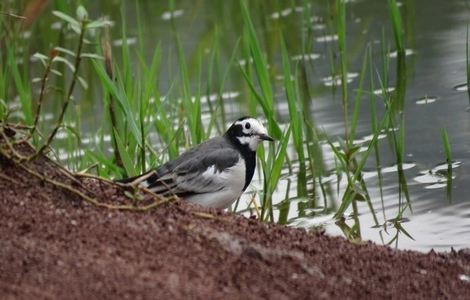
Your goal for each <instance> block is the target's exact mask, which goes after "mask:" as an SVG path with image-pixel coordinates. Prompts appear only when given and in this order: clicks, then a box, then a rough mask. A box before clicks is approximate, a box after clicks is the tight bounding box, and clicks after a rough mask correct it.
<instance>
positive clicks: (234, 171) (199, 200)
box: [184, 159, 246, 208]
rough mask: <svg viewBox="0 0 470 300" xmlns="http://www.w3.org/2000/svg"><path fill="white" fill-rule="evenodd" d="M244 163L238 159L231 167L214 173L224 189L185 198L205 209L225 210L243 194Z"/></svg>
mask: <svg viewBox="0 0 470 300" xmlns="http://www.w3.org/2000/svg"><path fill="white" fill-rule="evenodd" d="M245 169H246V168H245V162H244V161H243V159H240V160H239V162H238V163H237V164H236V165H234V166H233V167H231V168H229V169H227V170H224V171H223V172H221V173H216V175H217V177H216V178H217V181H220V183H222V184H223V186H224V188H222V189H220V190H218V191H214V192H208V193H203V194H196V195H192V196H188V197H185V198H184V200H187V201H189V202H192V203H196V204H199V205H202V206H205V207H213V208H227V207H229V206H230V204H232V203H233V202H234V201H235V200H237V199H238V198H239V197H240V196H241V194H242V193H243V187H244V186H245Z"/></svg>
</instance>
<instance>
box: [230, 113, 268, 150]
mask: <svg viewBox="0 0 470 300" xmlns="http://www.w3.org/2000/svg"><path fill="white" fill-rule="evenodd" d="M225 136H226V137H228V138H229V139H230V140H231V141H233V142H234V143H237V144H240V145H242V146H247V147H249V148H250V150H251V151H256V149H257V148H258V145H259V144H260V143H261V142H263V141H271V142H272V141H274V139H273V138H272V137H270V136H269V135H268V132H267V130H266V128H265V127H264V126H263V124H261V122H260V121H258V120H257V119H255V118H252V117H243V118H240V119H238V120H236V121H235V122H233V124H232V125H231V126H230V128H229V129H228V130H227V132H226V133H225Z"/></svg>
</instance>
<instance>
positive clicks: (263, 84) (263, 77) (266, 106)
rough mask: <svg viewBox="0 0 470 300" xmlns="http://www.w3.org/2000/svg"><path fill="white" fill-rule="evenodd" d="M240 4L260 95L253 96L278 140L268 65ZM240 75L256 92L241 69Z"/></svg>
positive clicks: (244, 6) (269, 129)
mask: <svg viewBox="0 0 470 300" xmlns="http://www.w3.org/2000/svg"><path fill="white" fill-rule="evenodd" d="M240 3H241V10H242V15H243V21H244V24H245V26H246V28H247V31H246V32H247V34H248V43H249V48H250V53H251V56H252V58H253V64H254V67H255V71H256V75H257V79H258V84H259V86H260V90H261V94H255V95H257V96H256V99H257V100H258V101H259V104H260V105H261V107H262V108H263V112H264V115H265V117H266V118H267V120H268V131H269V133H270V134H272V135H273V137H274V138H276V139H279V138H280V137H281V136H282V131H281V129H280V128H279V126H278V125H277V122H276V121H275V112H274V95H273V91H272V86H271V80H270V78H269V72H268V64H267V62H266V59H265V58H264V56H263V54H262V51H261V47H260V45H259V41H258V38H257V36H256V32H255V28H254V26H253V23H252V22H251V18H250V14H249V12H248V8H247V6H246V3H245V1H241V2H240ZM242 73H243V75H244V77H245V79H247V81H248V84H249V85H250V88H251V89H252V91H254V90H256V89H255V88H254V85H253V83H251V82H250V81H251V80H249V77H248V75H247V74H246V72H244V71H243V69H242Z"/></svg>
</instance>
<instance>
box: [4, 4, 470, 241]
mask: <svg viewBox="0 0 470 300" xmlns="http://www.w3.org/2000/svg"><path fill="white" fill-rule="evenodd" d="M141 2H142V3H141V7H140V10H141V11H139V16H140V18H142V19H139V20H140V22H145V25H144V27H145V32H144V34H145V35H146V40H150V41H155V43H148V45H147V46H148V47H149V49H143V50H144V52H145V54H144V58H143V59H149V57H151V55H152V53H153V50H154V48H155V46H156V44H157V43H158V42H159V43H160V44H161V46H162V57H163V58H164V59H163V60H162V63H161V67H160V69H161V70H160V73H161V75H160V77H159V86H158V88H159V90H160V95H159V96H158V97H157V98H153V100H151V103H153V102H155V100H156V101H158V100H159V99H160V101H162V102H165V101H166V102H169V103H168V105H172V103H179V102H178V98H172V96H174V91H175V90H178V88H176V87H175V86H178V85H179V84H180V83H179V82H178V81H175V79H174V78H175V77H177V76H178V70H177V69H175V66H177V65H178V61H177V57H176V55H175V49H176V48H175V39H174V34H175V31H174V30H175V29H176V31H177V32H178V34H179V36H180V40H181V41H182V47H183V48H184V51H185V53H186V55H187V57H188V60H189V62H188V68H189V73H190V75H189V76H190V77H191V81H192V82H191V84H193V85H197V84H198V83H199V82H201V86H203V87H205V86H206V85H207V86H208V83H207V82H205V81H206V80H207V79H205V78H207V77H208V74H206V73H207V72H208V71H207V70H206V68H202V70H203V71H201V73H202V74H197V73H198V72H197V71H196V70H197V69H196V68H195V67H194V66H195V65H197V64H198V62H197V58H196V57H197V53H205V55H203V56H202V59H201V60H202V61H203V65H206V64H209V60H210V55H211V54H210V49H211V47H213V46H214V44H213V42H212V41H213V40H215V41H217V43H219V44H220V49H219V52H220V53H217V54H216V55H218V56H220V65H226V64H228V62H229V61H230V60H231V59H232V55H233V51H234V48H235V44H236V42H237V41H238V40H239V37H240V36H241V34H242V31H243V26H242V24H243V22H242V19H241V17H239V15H238V14H236V13H234V11H237V12H238V11H239V7H238V1H233V3H232V1H231V2H225V1H224V4H221V2H212V1H197V3H195V2H194V1H189V0H187V1H178V2H175V3H174V5H175V6H176V7H175V8H174V9H169V7H167V5H166V4H163V3H161V2H160V1H150V0H148V1H141ZM304 2H305V1H304ZM304 2H302V1H294V4H295V5H294V4H292V3H291V2H284V1H273V3H274V4H272V3H271V2H270V3H271V4H267V3H266V2H262V1H260V2H257V1H254V4H253V6H254V7H255V8H257V9H254V8H253V9H252V10H251V13H252V18H253V21H254V23H255V26H256V27H257V31H258V34H259V36H260V38H261V40H262V41H263V43H264V44H263V45H264V48H265V49H266V56H267V58H268V63H269V65H270V68H269V72H271V74H270V75H271V76H273V78H278V79H281V80H277V82H279V84H278V85H275V86H274V91H273V93H274V95H275V103H276V109H277V110H278V116H279V119H280V123H281V124H282V125H283V127H284V126H285V125H287V124H288V123H289V121H290V118H289V117H288V105H287V102H286V96H285V91H284V87H283V86H282V80H283V79H284V74H283V72H282V68H281V67H280V65H281V62H280V49H279V32H278V31H276V30H277V29H278V27H279V26H280V27H282V28H283V30H284V36H285V39H286V44H287V48H288V51H289V53H290V54H291V55H292V56H291V57H290V58H291V61H292V65H296V66H297V67H298V72H297V73H298V74H296V75H298V76H303V85H304V87H303V88H304V89H305V90H306V92H305V93H304V94H303V95H305V99H304V101H305V102H306V106H305V107H306V109H307V111H306V112H305V114H306V116H307V117H308V118H310V119H309V120H311V124H312V125H313V126H314V127H315V128H316V129H317V130H318V132H319V136H320V139H322V140H325V138H324V137H325V135H328V136H329V137H330V138H331V139H332V142H333V145H334V146H335V147H339V146H340V144H341V143H339V142H337V139H336V137H338V138H342V137H343V134H344V120H343V115H342V110H341V95H340V93H339V92H338V88H339V87H340V86H341V84H342V82H341V81H342V77H341V76H340V75H338V74H339V71H338V70H337V69H336V68H337V60H338V53H337V51H336V50H335V49H337V48H336V47H337V42H338V35H337V34H336V33H335V32H334V30H333V27H334V26H333V25H332V24H331V22H330V15H329V12H330V11H329V10H328V8H327V7H325V4H324V2H322V1H311V4H308V5H306V6H304V5H301V4H303V3H304ZM347 2H348V5H347V9H348V15H347V26H346V31H347V46H348V52H347V53H348V57H347V58H348V63H349V72H348V74H347V76H346V80H347V82H348V84H349V85H348V88H349V93H350V95H355V92H357V89H358V84H359V83H358V81H359V77H360V75H359V74H360V71H361V63H362V58H363V55H364V49H366V48H367V47H370V49H371V51H372V56H373V57H372V66H371V70H372V72H373V74H374V75H377V77H378V78H379V79H376V81H375V82H369V81H370V80H368V79H366V81H365V82H364V87H366V86H367V89H366V90H364V91H363V94H362V98H363V100H362V104H361V110H360V113H359V115H358V126H357V136H358V138H357V139H356V141H355V142H354V143H353V144H354V145H357V146H361V147H363V148H361V149H360V150H359V151H358V152H359V153H364V151H366V150H367V148H366V147H367V146H368V144H369V142H370V141H371V140H372V139H373V135H372V130H371V123H372V121H371V115H370V111H371V101H369V99H370V97H371V96H373V95H376V97H375V99H376V100H374V101H376V102H377V103H376V104H377V105H378V106H379V108H378V112H379V114H382V113H383V111H384V109H383V106H384V103H382V101H385V99H387V97H388V96H389V95H392V96H394V97H397V98H399V97H400V95H396V94H399V93H401V92H402V91H404V90H405V88H404V87H403V86H400V82H401V83H404V84H406V94H405V95H403V96H404V104H403V111H404V112H401V107H399V114H400V116H403V118H404V124H405V126H404V130H405V136H404V141H405V146H404V153H403V156H404V161H406V162H404V163H403V164H399V165H397V155H396V154H395V152H394V151H393V149H392V148H393V147H392V144H393V141H392V137H393V133H396V134H397V135H398V134H399V132H398V131H395V130H388V131H384V132H382V133H381V134H380V135H379V136H378V137H377V141H378V142H377V149H378V150H379V152H380V158H374V155H371V156H370V158H369V160H368V161H367V164H366V167H365V170H367V171H365V172H363V174H362V178H363V180H365V182H366V184H367V190H368V193H369V195H370V198H371V203H367V202H365V201H359V200H358V202H357V209H358V216H359V220H360V225H361V235H362V237H363V238H365V239H371V240H374V241H376V242H378V243H389V242H390V241H393V243H392V245H395V246H398V247H400V248H410V249H419V250H429V249H430V248H435V249H438V250H449V249H450V247H451V246H452V247H454V248H460V247H470V239H468V236H469V234H470V202H469V201H467V200H468V198H467V197H468V196H467V195H468V192H469V189H470V184H468V183H469V182H470V159H469V158H470V143H469V141H470V117H469V115H468V113H467V112H466V111H465V109H466V107H467V106H468V99H467V94H466V93H465V91H467V89H468V86H467V84H466V83H462V82H465V81H466V61H465V36H466V30H467V27H466V26H467V22H466V9H465V8H464V4H463V3H464V1H450V2H446V1H439V0H415V1H406V2H405V3H403V5H401V6H400V9H401V10H402V14H403V19H404V26H405V33H406V46H407V47H408V49H406V51H405V53H404V54H405V56H406V70H405V72H406V74H405V75H406V76H407V78H405V79H406V80H405V81H403V78H400V77H399V76H401V75H403V74H401V73H400V72H398V71H397V70H395V69H398V68H400V66H399V65H397V62H396V61H397V52H396V51H392V50H391V49H393V37H392V35H393V34H392V32H391V29H390V22H389V15H388V11H387V9H386V5H384V3H383V2H382V1H375V0H367V1H366V0H363V1H347ZM291 4H292V7H290V6H289V5H291ZM90 6H91V8H92V10H93V11H94V12H95V13H96V14H103V15H109V16H110V18H111V19H112V20H113V21H114V22H115V25H116V24H119V20H120V9H119V6H117V7H116V6H115V5H110V6H109V7H108V6H104V5H101V4H98V3H93V4H90ZM129 6H130V7H132V9H131V8H130V7H129V11H128V12H127V25H126V26H128V29H127V30H128V33H127V36H125V37H121V36H120V35H119V34H118V33H119V32H120V31H119V30H120V29H121V28H116V27H120V26H114V28H113V30H114V31H115V35H114V36H115V38H116V39H115V40H114V42H113V45H114V47H115V49H116V51H115V52H116V53H115V55H116V61H117V62H120V60H119V59H120V55H122V53H120V52H124V50H125V49H126V48H125V47H123V46H124V45H126V46H129V45H132V47H131V48H132V49H133V50H132V55H137V54H135V53H136V52H134V51H135V50H136V48H138V47H140V45H139V41H138V38H136V37H137V36H139V34H140V32H138V29H137V12H136V11H135V10H134V6H133V5H129ZM305 13H308V14H309V15H308V16H306V17H303V16H304V15H303V14H305ZM155 14H156V15H157V16H160V17H155ZM436 16H439V18H436ZM51 26H52V27H53V28H60V26H58V25H57V23H56V22H51V24H49V27H47V28H51ZM286 33H288V34H286ZM383 36H385V38H384V39H385V40H384V41H382V37H383ZM64 38H65V39H67V37H64ZM377 41H378V42H377ZM387 59H390V61H388V60H387ZM138 60H139V59H138V58H137V57H136V58H135V61H136V64H138ZM233 60H234V62H235V63H234V68H233V69H234V70H233V72H230V74H229V75H227V77H226V78H225V77H224V76H222V74H223V71H220V72H218V73H217V75H213V77H219V78H216V79H217V80H218V81H220V82H223V83H224V84H220V86H217V88H216V89H211V88H210V87H208V88H207V91H204V92H202V95H198V98H199V99H200V100H201V103H202V107H201V111H202V112H203V114H204V116H203V118H202V119H203V122H204V125H206V126H209V125H210V123H211V121H210V117H209V115H210V114H211V112H212V111H213V109H214V107H213V106H216V105H217V103H219V102H220V103H223V107H222V109H223V111H224V115H223V117H224V118H225V120H227V121H228V122H229V121H230V120H233V119H235V118H237V117H238V116H239V115H241V114H246V112H247V111H248V110H249V109H248V106H249V105H250V104H249V102H248V101H247V99H248V98H249V97H250V95H249V91H248V90H247V88H246V85H245V83H244V79H243V76H242V75H241V73H240V72H239V67H240V66H242V67H245V66H246V65H247V64H249V65H253V60H252V58H249V57H248V56H246V55H244V54H243V49H241V50H240V53H238V52H237V53H236V55H233ZM386 64H389V65H388V67H389V68H390V72H388V73H386V74H385V72H384V71H383V68H384V65H386ZM218 67H220V66H218ZM220 68H221V67H220ZM220 70H223V68H221V69H220ZM33 73H34V72H33ZM397 74H398V75H397ZM38 76H39V75H38ZM222 77H223V79H222ZM214 80H215V79H214ZM90 81H91V82H89V84H90V88H89V90H90V91H89V92H86V93H84V94H85V95H82V96H83V98H84V99H77V100H76V101H75V105H76V108H77V111H78V113H79V114H80V116H81V120H82V121H81V124H80V126H81V129H82V132H85V134H83V136H82V137H81V141H80V146H81V147H82V148H83V149H87V150H92V149H93V147H97V148H98V144H100V143H104V144H106V145H109V143H110V140H111V137H110V136H109V135H108V134H101V133H100V134H99V135H98V136H97V135H95V132H96V128H97V127H99V124H100V122H101V120H99V118H97V117H96V116H97V113H96V110H100V109H101V110H103V108H102V107H97V106H98V105H99V104H96V103H93V100H92V99H96V98H97V97H98V98H99V97H100V96H101V95H100V93H99V92H96V91H93V88H96V86H95V85H93V80H90ZM273 82H274V81H273ZM222 87H223V88H222ZM369 87H370V89H369ZM369 90H370V91H372V92H368V91H369ZM172 93H173V94H172ZM97 95H99V96H97ZM423 95H433V96H424V97H423ZM351 97H353V96H351ZM77 98H78V96H77ZM193 100H194V99H193ZM18 103H19V100H18V101H15V102H11V103H9V105H10V106H11V107H12V108H15V105H18ZM431 103H432V105H423V104H431ZM415 104H417V105H415ZM51 111H54V110H53V109H51ZM51 111H49V112H47V113H46V114H44V115H43V116H42V118H43V120H45V121H47V120H51V119H52V116H53V114H52V112H51ZM221 118H222V117H221ZM155 120H156V116H152V115H149V116H147V118H146V122H148V123H149V124H151V123H152V122H154V121H155ZM394 125H395V126H397V124H394ZM175 126H176V125H175ZM395 126H393V127H395ZM442 128H446V129H447V133H448V135H449V138H450V142H451V146H452V156H453V158H454V159H456V162H454V163H453V164H452V165H451V166H450V169H449V170H450V173H449V171H448V167H449V166H448V165H447V164H445V165H438V166H437V167H433V166H436V164H438V163H439V162H442V161H443V160H445V154H444V150H443V145H442V144H441V138H440V136H441V135H440V134H441V130H442ZM322 133H324V134H323V135H322ZM214 134H215V132H214ZM67 136H73V134H72V133H71V132H69V131H67V130H63V131H60V132H59V136H58V139H59V142H60V140H65V139H66V137H67ZM151 141H152V142H153V146H154V147H155V148H157V149H158V147H159V141H160V140H159V137H157V136H155V137H154V136H151ZM312 144H314V143H313V142H312V140H311V139H310V140H307V141H306V143H305V149H306V150H307V149H310V148H309V147H311V146H312ZM70 148H72V149H74V151H72V152H70V151H68V150H67V149H70ZM83 149H75V145H72V146H71V147H69V148H60V149H59V150H58V151H57V155H58V157H59V158H60V159H63V160H70V159H74V158H76V157H79V156H81V155H83V154H84V152H83ZM316 151H318V152H320V153H321V155H320V157H321V160H316V161H315V162H314V164H315V168H318V170H317V169H315V172H317V173H316V174H314V170H312V169H311V166H310V165H309V164H308V163H305V162H299V161H298V160H297V158H296V152H295V150H294V149H293V146H292V145H291V147H290V148H289V149H288V154H289V158H290V160H289V164H290V165H289V166H286V167H285V169H284V170H283V172H282V174H283V175H282V178H281V180H280V182H279V185H278V187H277V190H276V194H275V195H274V197H273V200H274V204H275V205H274V207H275V212H274V215H275V219H276V220H281V222H285V223H288V224H289V225H290V226H297V227H305V228H316V227H322V228H325V230H326V231H327V232H328V233H331V234H344V230H342V229H341V228H340V227H338V226H337V225H336V224H335V219H334V216H335V212H336V209H337V208H338V207H339V206H340V201H341V194H342V192H343V191H344V189H345V187H346V185H347V176H345V174H342V173H341V172H337V171H336V167H337V163H338V162H337V161H336V158H335V155H334V154H333V152H332V150H331V147H330V146H329V145H327V144H326V143H324V142H321V143H320V145H319V149H317V150H316ZM299 174H300V175H299ZM261 175H262V174H259V173H258V174H257V177H255V178H254V180H253V184H252V186H251V187H250V189H249V192H251V193H247V194H245V195H244V196H243V197H242V199H241V201H240V205H239V210H240V211H242V212H244V213H246V214H249V213H253V208H252V207H249V206H250V203H253V201H252V199H253V195H259V194H260V193H262V192H263V182H262V176H261ZM403 176H404V177H403ZM299 178H300V179H301V180H300V182H299V180H298V179H299ZM403 178H405V179H408V180H407V187H408V193H409V195H410V200H411V208H412V212H411V211H410V209H404V207H405V203H406V199H404V196H403V194H402V193H403V185H401V184H399V182H401V180H402V179H403ZM253 192H254V193H255V194H253ZM449 195H451V197H450V196H449ZM370 205H371V206H372V207H373V212H374V214H373V213H372V212H371V208H370ZM352 212H353V208H352V207H349V208H348V209H347V210H346V212H345V214H344V223H345V224H346V225H348V226H352V223H353V222H354V220H353V218H351V214H352ZM397 215H400V216H402V217H403V218H401V222H400V225H399V226H401V227H402V228H403V229H404V230H405V231H406V232H407V233H408V234H409V235H411V236H412V237H413V239H411V238H409V237H407V236H406V234H403V233H402V234H399V235H398V237H397V235H396V231H397V229H396V225H397V224H398V223H397V222H395V221H394V219H395V218H396V216H397ZM375 218H378V219H379V220H378V222H377V221H376V220H375ZM344 228H345V227H343V229H344Z"/></svg>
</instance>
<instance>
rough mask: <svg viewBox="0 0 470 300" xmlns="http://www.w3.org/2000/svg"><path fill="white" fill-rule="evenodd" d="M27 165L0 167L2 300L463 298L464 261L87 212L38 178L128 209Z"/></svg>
mask: <svg viewBox="0 0 470 300" xmlns="http://www.w3.org/2000/svg"><path fill="white" fill-rule="evenodd" d="M23 150H24V149H23ZM25 166H26V167H27V169H23V168H20V167H18V166H16V165H15V164H13V163H11V161H9V160H7V159H5V158H4V157H3V158H2V157H0V298H1V299H188V298H190V299H222V298H223V299H321V298H325V299H333V298H337V299H339V298H341V299H387V298H394V299H469V298H470V281H469V277H468V276H470V251H464V250H462V251H459V252H453V253H448V254H436V253H434V252H431V253H428V254H423V253H418V252H413V251H397V250H393V249H390V248H387V247H383V246H378V245H374V244H372V243H365V244H362V245H357V244H352V243H350V242H348V241H347V240H345V239H343V238H339V237H329V236H326V235H323V234H321V233H318V232H306V231H304V230H301V229H294V228H287V227H284V226H279V225H275V224H261V223H259V222H258V221H256V220H252V219H247V218H244V217H242V216H238V215H233V214H229V213H225V212H223V211H218V210H209V209H203V208H201V207H198V206H194V205H190V204H188V203H183V202H178V201H177V202H173V203H164V204H161V205H159V206H158V207H156V208H154V209H150V210H148V211H144V212H133V211H119V210H115V209H110V208H103V207H96V205H93V204H90V203H88V202H86V201H83V200H81V198H80V197H78V196H77V195H75V194H73V193H72V192H71V191H67V190H65V188H64V187H59V186H58V185H57V184H56V185H53V184H51V183H50V182H47V181H48V180H45V179H44V178H48V179H52V180H55V181H56V182H60V183H63V184H65V185H66V186H69V187H72V188H73V189H75V190H77V191H81V192H82V193H83V194H84V195H88V196H90V197H91V196H93V197H96V198H97V199H99V201H101V202H106V203H108V204H112V205H116V204H120V205H122V204H129V202H130V201H129V198H128V197H126V196H124V193H123V190H122V189H121V188H119V187H116V186H114V185H112V184H109V183H106V182H102V181H99V180H96V179H89V178H88V179H87V178H82V177H71V176H70V175H68V174H67V173H66V172H64V171H63V170H61V169H60V168H59V167H57V166H56V165H55V164H53V163H51V162H50V161H49V160H48V159H46V158H44V157H41V158H39V159H37V160H35V161H34V162H33V163H28V164H26V165H25ZM31 170H33V171H34V172H37V173H31V172H30V171H31ZM38 174H40V175H41V176H44V178H42V179H39V178H38V177H37V175H38ZM49 181H50V180H49ZM145 201H147V202H145ZM152 201H153V200H151V201H150V200H148V199H147V200H144V201H143V202H145V203H146V204H148V203H151V202H152ZM139 203H140V202H139Z"/></svg>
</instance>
